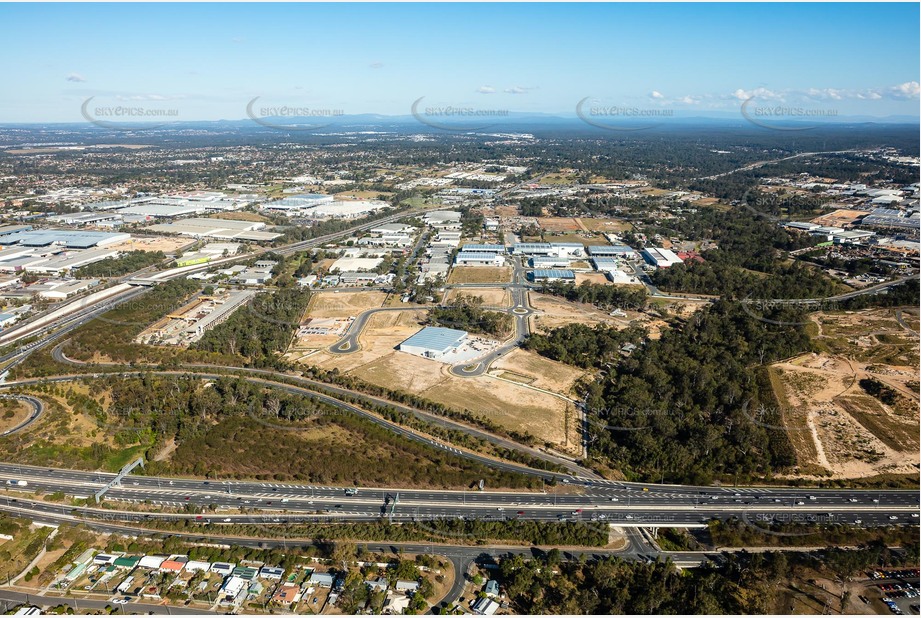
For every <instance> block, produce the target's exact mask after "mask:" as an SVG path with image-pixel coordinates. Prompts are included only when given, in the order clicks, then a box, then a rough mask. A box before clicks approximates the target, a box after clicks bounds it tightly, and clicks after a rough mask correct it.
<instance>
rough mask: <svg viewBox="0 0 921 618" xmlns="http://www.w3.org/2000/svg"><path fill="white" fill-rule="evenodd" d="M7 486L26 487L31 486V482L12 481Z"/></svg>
mask: <svg viewBox="0 0 921 618" xmlns="http://www.w3.org/2000/svg"><path fill="white" fill-rule="evenodd" d="M6 484H7V485H13V486H14V487H25V486H26V485H28V484H29V481H17V480H16V479H10V480H8V481H7V482H6Z"/></svg>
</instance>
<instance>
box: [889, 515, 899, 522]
mask: <svg viewBox="0 0 921 618" xmlns="http://www.w3.org/2000/svg"><path fill="white" fill-rule="evenodd" d="M889 519H890V520H892V521H895V520H896V519H898V516H897V515H890V516H889Z"/></svg>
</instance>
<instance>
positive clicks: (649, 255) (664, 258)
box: [643, 247, 683, 268]
mask: <svg viewBox="0 0 921 618" xmlns="http://www.w3.org/2000/svg"><path fill="white" fill-rule="evenodd" d="M643 259H644V260H646V261H647V262H648V263H650V264H652V265H653V266H655V267H656V268H668V267H669V266H674V265H675V264H682V263H683V261H682V259H681V258H680V257H678V256H677V255H676V254H675V253H674V252H673V251H669V250H668V249H662V248H657V247H647V248H645V249H643Z"/></svg>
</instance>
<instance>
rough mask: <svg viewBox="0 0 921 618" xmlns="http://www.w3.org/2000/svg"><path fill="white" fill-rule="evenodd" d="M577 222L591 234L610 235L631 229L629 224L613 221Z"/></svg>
mask: <svg viewBox="0 0 921 618" xmlns="http://www.w3.org/2000/svg"><path fill="white" fill-rule="evenodd" d="M579 222H580V223H581V224H582V225H583V226H584V227H585V228H586V229H587V230H589V231H591V232H602V233H607V234H611V233H617V232H626V231H627V230H632V229H633V225H631V224H630V223H627V222H626V221H619V220H614V219H579Z"/></svg>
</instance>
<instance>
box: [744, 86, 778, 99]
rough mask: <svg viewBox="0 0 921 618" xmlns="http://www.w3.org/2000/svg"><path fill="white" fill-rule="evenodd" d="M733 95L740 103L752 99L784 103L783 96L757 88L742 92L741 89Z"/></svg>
mask: <svg viewBox="0 0 921 618" xmlns="http://www.w3.org/2000/svg"><path fill="white" fill-rule="evenodd" d="M732 95H733V96H734V97H735V98H737V99H738V100H739V101H746V100H748V99H751V98H757V99H762V100H770V101H783V100H784V98H783V95H782V94H780V93H779V92H774V91H773V90H769V89H767V88H755V89H754V90H742V89H741V88H739V89H738V90H736V91H735V92H734V93H732Z"/></svg>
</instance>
